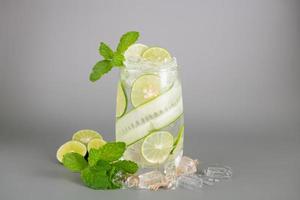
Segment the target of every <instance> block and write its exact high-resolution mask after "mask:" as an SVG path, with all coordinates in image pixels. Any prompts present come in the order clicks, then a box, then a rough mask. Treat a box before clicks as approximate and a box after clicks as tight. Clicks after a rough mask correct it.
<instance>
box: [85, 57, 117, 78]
mask: <svg viewBox="0 0 300 200" xmlns="http://www.w3.org/2000/svg"><path fill="white" fill-rule="evenodd" d="M112 67H113V66H112V64H111V62H110V61H109V60H101V61H99V62H97V63H96V64H95V65H94V67H93V71H92V73H91V74H90V81H92V82H95V81H97V80H98V79H100V78H101V77H102V76H103V75H104V74H106V73H107V72H109V71H110V70H111V69H112Z"/></svg>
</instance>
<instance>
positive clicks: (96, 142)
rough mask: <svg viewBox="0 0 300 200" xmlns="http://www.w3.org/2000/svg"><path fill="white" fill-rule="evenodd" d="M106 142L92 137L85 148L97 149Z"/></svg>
mask: <svg viewBox="0 0 300 200" xmlns="http://www.w3.org/2000/svg"><path fill="white" fill-rule="evenodd" d="M105 144H106V142H105V141H104V140H103V139H100V138H94V139H91V140H90V141H89V143H88V144H87V149H88V151H90V150H91V149H99V148H100V147H102V146H103V145H105Z"/></svg>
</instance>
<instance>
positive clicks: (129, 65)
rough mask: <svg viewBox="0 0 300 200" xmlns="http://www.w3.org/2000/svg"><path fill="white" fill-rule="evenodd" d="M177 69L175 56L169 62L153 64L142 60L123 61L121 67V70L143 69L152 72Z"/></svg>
mask: <svg viewBox="0 0 300 200" xmlns="http://www.w3.org/2000/svg"><path fill="white" fill-rule="evenodd" d="M141 65H143V67H141ZM177 69H178V65H177V60H176V58H175V57H172V59H171V60H170V61H169V62H166V63H163V64H159V65H155V64H153V63H150V62H147V61H142V62H136V61H125V62H124V67H122V71H123V70H124V71H135V72H143V71H152V72H161V71H175V70H177Z"/></svg>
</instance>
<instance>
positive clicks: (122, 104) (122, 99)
mask: <svg viewBox="0 0 300 200" xmlns="http://www.w3.org/2000/svg"><path fill="white" fill-rule="evenodd" d="M126 108H127V98H126V95H125V92H124V89H123V87H122V84H121V82H119V84H118V92H117V110H116V117H122V115H123V114H124V113H125V110H126Z"/></svg>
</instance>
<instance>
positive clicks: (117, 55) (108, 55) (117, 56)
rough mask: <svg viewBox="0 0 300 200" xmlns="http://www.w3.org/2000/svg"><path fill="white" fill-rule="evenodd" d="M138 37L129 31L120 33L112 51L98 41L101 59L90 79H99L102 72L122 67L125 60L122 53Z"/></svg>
mask: <svg viewBox="0 0 300 200" xmlns="http://www.w3.org/2000/svg"><path fill="white" fill-rule="evenodd" d="M138 38H139V33H138V32H136V31H129V32H127V33H125V34H124V35H122V37H121V39H120V42H119V44H118V46H117V49H116V51H113V50H112V49H111V48H110V47H109V46H108V45H107V44H105V43H104V42H101V43H100V47H99V54H100V55H101V56H102V57H103V60H100V61H98V62H97V63H96V64H95V65H94V67H93V70H92V72H91V74H90V81H92V82H95V81H97V80H99V79H100V78H101V77H102V76H103V75H104V74H106V73H108V72H109V71H110V70H111V69H112V68H113V67H123V66H124V64H123V62H124V61H125V57H124V53H125V51H126V50H127V49H128V47H129V46H130V45H132V44H134V43H135V42H136V41H137V40H138Z"/></svg>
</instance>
